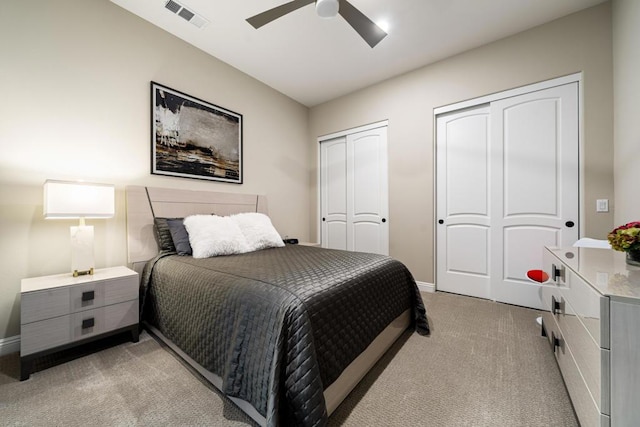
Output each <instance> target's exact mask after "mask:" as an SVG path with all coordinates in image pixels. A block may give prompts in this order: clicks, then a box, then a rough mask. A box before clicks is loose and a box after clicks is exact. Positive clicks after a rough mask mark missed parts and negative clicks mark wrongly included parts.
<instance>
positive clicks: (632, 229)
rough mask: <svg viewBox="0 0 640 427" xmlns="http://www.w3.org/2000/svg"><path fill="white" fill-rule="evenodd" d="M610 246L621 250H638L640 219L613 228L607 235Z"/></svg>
mask: <svg viewBox="0 0 640 427" xmlns="http://www.w3.org/2000/svg"><path fill="white" fill-rule="evenodd" d="M607 239H608V240H609V243H610V244H611V248H613V249H615V250H616V251H621V252H635V251H640V221H634V222H630V223H628V224H625V225H621V226H620V227H617V228H615V229H614V230H613V231H612V232H611V233H609V234H608V235H607Z"/></svg>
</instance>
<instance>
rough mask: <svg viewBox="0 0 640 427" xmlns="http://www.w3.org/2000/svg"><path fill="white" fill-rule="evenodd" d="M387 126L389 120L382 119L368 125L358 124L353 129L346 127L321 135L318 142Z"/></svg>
mask: <svg viewBox="0 0 640 427" xmlns="http://www.w3.org/2000/svg"><path fill="white" fill-rule="evenodd" d="M385 126H389V120H381V121H379V122H375V123H370V124H368V125H363V126H358V127H355V128H351V129H345V130H341V131H338V132H334V133H330V134H327V135H321V136H319V137H318V143H320V142H322V141H326V140H328V139H334V138H340V137H341V136H347V135H351V134H352V133H358V132H364V131H365V130H371V129H377V128H381V127H385Z"/></svg>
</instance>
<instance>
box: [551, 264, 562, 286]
mask: <svg viewBox="0 0 640 427" xmlns="http://www.w3.org/2000/svg"><path fill="white" fill-rule="evenodd" d="M551 277H552V278H553V281H554V282H557V281H558V279H562V281H564V266H560V268H558V267H556V265H555V264H551Z"/></svg>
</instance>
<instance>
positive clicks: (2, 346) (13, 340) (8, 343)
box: [0, 335, 20, 356]
mask: <svg viewBox="0 0 640 427" xmlns="http://www.w3.org/2000/svg"><path fill="white" fill-rule="evenodd" d="M17 351H20V335H16V336H13V337H7V338H0V356H6V355H7V354H11V353H15V352H17Z"/></svg>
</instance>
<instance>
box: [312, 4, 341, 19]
mask: <svg viewBox="0 0 640 427" xmlns="http://www.w3.org/2000/svg"><path fill="white" fill-rule="evenodd" d="M339 10H340V3H339V2H338V0H316V13H317V14H318V16H320V17H321V18H334V17H336V16H337V15H338V11H339Z"/></svg>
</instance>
